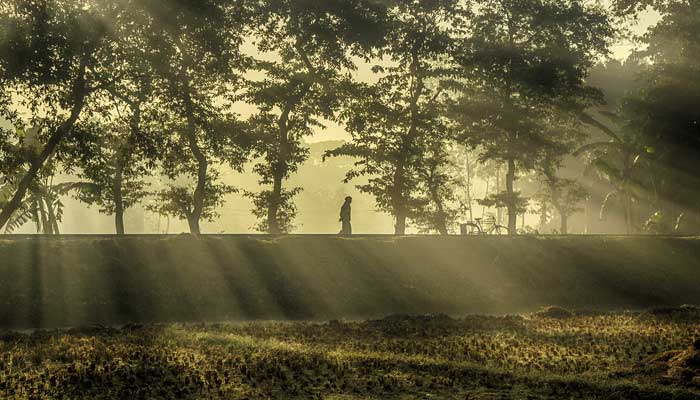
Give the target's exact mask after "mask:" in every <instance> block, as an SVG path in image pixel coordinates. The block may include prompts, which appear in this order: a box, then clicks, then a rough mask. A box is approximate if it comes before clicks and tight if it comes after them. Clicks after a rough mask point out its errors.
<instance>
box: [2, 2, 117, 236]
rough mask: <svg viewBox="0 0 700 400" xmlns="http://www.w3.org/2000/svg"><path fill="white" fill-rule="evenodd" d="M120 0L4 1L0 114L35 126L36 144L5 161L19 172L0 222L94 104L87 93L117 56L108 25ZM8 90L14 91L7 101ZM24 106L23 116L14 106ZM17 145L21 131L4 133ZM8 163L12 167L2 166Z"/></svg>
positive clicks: (16, 122) (106, 73) (20, 124)
mask: <svg viewBox="0 0 700 400" xmlns="http://www.w3.org/2000/svg"><path fill="white" fill-rule="evenodd" d="M118 9H119V5H115V4H112V3H111V2H100V1H97V2H95V4H93V5H92V6H90V7H87V6H85V5H84V4H82V3H81V2H75V1H67V0H66V1H63V0H40V1H24V0H20V1H13V2H3V4H2V13H0V91H2V95H0V99H2V101H0V116H1V117H2V118H5V119H7V120H9V121H10V123H12V124H13V125H14V126H15V127H23V126H26V125H32V126H41V127H43V129H42V130H41V132H42V135H41V140H40V141H41V143H42V145H41V151H39V152H38V154H36V156H35V157H33V158H31V159H29V158H24V159H21V162H18V163H14V164H11V165H10V166H9V168H8V167H7V166H6V167H5V168H4V169H5V173H6V174H8V175H15V174H17V173H21V177H20V178H18V180H17V182H16V185H15V186H14V191H13V194H12V195H11V196H8V197H7V200H6V201H5V202H3V203H2V204H0V206H1V207H2V210H1V211H0V228H1V227H3V226H5V224H7V222H8V221H9V220H10V218H11V217H12V215H13V214H14V213H15V211H16V210H17V209H19V208H20V207H21V205H22V201H23V200H24V198H25V196H26V194H27V192H28V191H29V189H30V187H31V185H32V184H33V183H34V182H35V179H36V178H37V176H38V174H39V173H40V171H41V170H42V168H43V167H44V165H45V164H46V162H47V160H49V158H50V157H52V156H53V155H54V154H55V152H56V150H57V148H58V147H59V145H61V144H62V142H63V141H64V140H65V138H66V137H67V136H68V135H69V134H70V132H71V130H72V129H73V127H74V126H75V124H76V122H77V121H78V120H79V119H80V117H81V115H83V113H84V112H85V111H98V110H95V109H94V107H92V105H91V104H90V98H91V97H92V95H94V94H95V93H97V92H99V91H100V90H101V89H103V86H102V85H103V84H104V83H105V79H107V77H109V76H110V74H109V73H110V70H112V68H113V67H112V64H113V63H114V62H115V59H114V57H113V56H112V54H111V47H112V44H113V43H114V41H115V38H114V36H113V35H111V34H110V31H109V29H108V27H107V23H106V21H110V20H111V19H112V17H113V16H114V13H115V12H117V11H116V10H118ZM10 93H17V94H19V95H20V96H17V97H15V98H14V100H15V102H14V103H13V102H11V101H10V100H9V97H8V96H9V95H10ZM22 108H24V109H27V110H29V115H30V116H29V121H24V120H23V118H22V115H20V114H19V113H17V110H18V109H22ZM10 139H11V140H12V141H13V142H16V143H19V144H21V143H22V142H23V140H24V138H22V137H13V138H10ZM8 169H11V171H8Z"/></svg>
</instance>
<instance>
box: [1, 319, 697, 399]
mask: <svg viewBox="0 0 700 400" xmlns="http://www.w3.org/2000/svg"><path fill="white" fill-rule="evenodd" d="M552 317H556V318H552ZM698 337H700V312H699V311H698V309H697V308H680V309H668V310H657V311H655V312H641V313H631V312H629V313H616V314H596V315H594V314H583V315H581V314H576V315H572V316H568V315H566V313H564V315H561V313H556V312H555V313H551V312H549V313H545V314H544V315H533V314H530V315H525V316H505V317H487V316H468V317H465V318H462V319H452V318H449V317H446V316H424V317H402V316H393V317H387V318H384V319H380V320H369V321H363V322H347V321H331V322H326V323H320V322H318V323H305V322H286V323H273V322H252V323H243V324H206V325H205V324H197V325H191V324H167V325H147V326H139V325H127V326H124V327H120V328H106V327H93V328H84V329H75V330H67V331H66V330H63V331H55V330H54V331H35V332H34V333H31V334H20V333H5V334H2V335H1V336H0V397H1V398H3V399H5V398H8V399H14V398H16V399H36V398H41V399H60V398H63V399H141V398H144V399H175V398H177V399H209V398H212V399H267V398H275V399H276V398H284V399H287V398H298V399H338V400H340V399H344V400H350V399H540V398H550V399H568V398H575V399H579V398H590V399H674V398H677V399H697V398H698V396H700V356H698V354H697V351H695V353H693V354H694V355H693V356H692V357H690V358H688V357H686V358H685V359H684V360H685V361H683V363H684V364H682V365H680V364H678V363H676V364H673V362H668V360H669V359H671V358H672V357H673V356H676V354H677V353H668V352H669V351H673V350H683V349H686V348H688V346H689V345H690V344H692V343H693V341H694V340H696V339H697V338H698ZM659 355H660V356H659ZM693 357H695V358H693ZM676 358H678V357H676ZM674 368H676V369H674ZM679 368H680V369H679Z"/></svg>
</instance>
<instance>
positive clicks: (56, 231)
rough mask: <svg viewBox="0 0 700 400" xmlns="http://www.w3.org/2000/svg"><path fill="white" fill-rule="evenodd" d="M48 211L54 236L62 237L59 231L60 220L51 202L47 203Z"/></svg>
mask: <svg viewBox="0 0 700 400" xmlns="http://www.w3.org/2000/svg"><path fill="white" fill-rule="evenodd" d="M46 210H47V213H48V217H49V225H50V228H51V234H52V235H60V234H61V231H60V230H59V229H58V219H57V218H56V213H55V212H54V209H53V205H52V204H51V202H49V201H47V202H46Z"/></svg>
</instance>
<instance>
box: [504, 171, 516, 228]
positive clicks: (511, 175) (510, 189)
mask: <svg viewBox="0 0 700 400" xmlns="http://www.w3.org/2000/svg"><path fill="white" fill-rule="evenodd" d="M514 186H515V160H513V159H512V158H511V159H509V160H508V173H507V174H506V193H508V198H509V201H508V234H509V235H517V234H518V209H517V204H516V202H515V189H514Z"/></svg>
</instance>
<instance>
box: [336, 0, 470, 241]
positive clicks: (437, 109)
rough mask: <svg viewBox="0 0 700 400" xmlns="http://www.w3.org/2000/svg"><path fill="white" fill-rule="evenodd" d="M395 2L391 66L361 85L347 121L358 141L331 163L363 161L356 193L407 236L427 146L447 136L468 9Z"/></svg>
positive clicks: (447, 1)
mask: <svg viewBox="0 0 700 400" xmlns="http://www.w3.org/2000/svg"><path fill="white" fill-rule="evenodd" d="M394 3H395V4H393V5H392V7H391V9H390V16H391V22H390V25H389V26H390V30H389V32H388V33H387V37H386V40H387V44H386V46H385V47H384V48H383V49H382V53H381V54H382V56H383V60H384V61H385V62H386V64H387V66H375V67H374V69H373V71H374V72H375V74H376V75H377V76H378V81H377V82H376V83H375V84H362V85H358V86H359V87H358V88H357V93H356V94H355V95H354V96H353V97H352V98H351V99H349V100H348V102H347V105H346V108H345V109H344V111H343V114H342V119H343V120H344V122H345V123H346V127H347V130H348V132H349V133H350V134H351V135H352V137H353V142H352V143H347V144H345V145H344V146H342V147H340V148H338V149H335V150H333V151H331V152H329V153H328V156H342V155H346V156H352V157H356V158H358V159H359V160H358V161H357V163H356V164H355V165H356V168H355V169H354V170H352V171H350V172H349V173H348V174H347V177H346V181H351V180H353V179H355V178H357V177H360V176H367V177H369V182H368V183H367V184H365V185H360V186H358V188H359V189H360V190H361V191H363V192H365V193H370V194H372V195H373V196H374V197H375V199H376V202H377V205H378V207H379V209H380V210H382V211H385V212H388V213H391V214H392V215H393V216H394V218H395V221H396V224H395V228H394V233H395V234H397V235H403V234H405V233H406V225H407V220H408V219H411V218H414V217H415V216H416V213H417V212H418V210H419V209H420V207H421V205H422V204H423V201H422V199H421V198H420V193H419V186H420V182H421V178H422V177H421V173H420V171H419V170H420V168H421V165H422V163H423V160H422V156H423V153H424V150H425V149H424V148H422V145H423V144H424V140H423V139H424V138H426V137H428V136H430V135H433V134H439V133H440V132H444V131H446V130H447V123H446V121H445V120H444V118H442V115H441V110H442V107H443V104H444V101H445V99H446V96H447V94H446V88H447V86H448V85H447V84H448V83H449V82H450V80H451V78H452V74H453V68H452V67H451V66H450V65H449V57H448V55H449V52H450V49H451V47H450V46H451V44H452V43H453V39H454V36H455V34H456V32H455V28H454V26H455V25H456V24H457V23H456V22H457V20H458V19H459V18H460V17H461V16H462V15H463V13H464V10H463V9H462V7H461V2H459V1H456V0H455V1H452V0H440V1H431V2H424V1H413V0H402V1H396V2H394ZM441 137H442V136H441ZM424 176H425V174H423V177H424Z"/></svg>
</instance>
